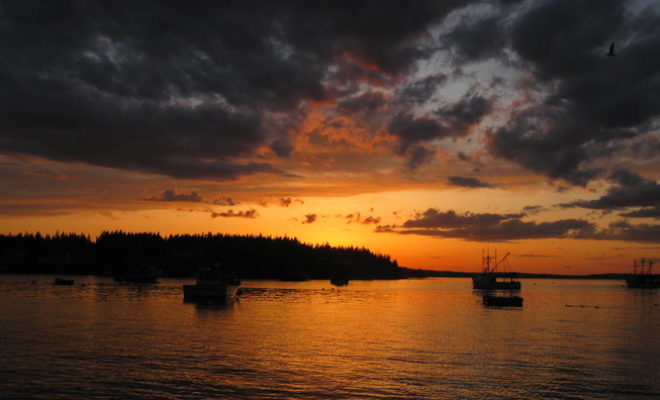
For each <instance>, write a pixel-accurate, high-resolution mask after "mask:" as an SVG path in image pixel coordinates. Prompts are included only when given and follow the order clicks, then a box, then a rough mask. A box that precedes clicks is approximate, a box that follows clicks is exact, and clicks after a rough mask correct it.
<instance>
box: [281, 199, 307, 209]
mask: <svg viewBox="0 0 660 400" xmlns="http://www.w3.org/2000/svg"><path fill="white" fill-rule="evenodd" d="M293 203H298V204H304V203H305V202H304V201H303V200H301V199H293V198H291V197H282V198H281V199H280V205H281V206H282V207H289V206H290V205H291V204H293Z"/></svg>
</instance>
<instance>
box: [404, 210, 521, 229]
mask: <svg viewBox="0 0 660 400" xmlns="http://www.w3.org/2000/svg"><path fill="white" fill-rule="evenodd" d="M522 216H523V214H492V213H471V212H466V213H464V214H457V213H456V212H455V211H454V210H449V211H445V212H442V211H438V210H437V209H435V208H429V209H428V210H426V211H424V212H423V213H418V214H417V215H416V216H415V218H414V219H409V220H407V221H406V222H404V223H403V227H404V228H461V227H488V226H494V225H498V224H500V223H501V222H503V221H507V220H512V219H518V218H521V217H522Z"/></svg>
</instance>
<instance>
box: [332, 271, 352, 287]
mask: <svg viewBox="0 0 660 400" xmlns="http://www.w3.org/2000/svg"><path fill="white" fill-rule="evenodd" d="M348 281H349V279H348V271H347V270H345V269H338V270H336V271H335V272H334V273H333V274H332V276H331V277H330V283H332V284H333V285H335V286H346V285H348Z"/></svg>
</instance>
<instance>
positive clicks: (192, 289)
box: [183, 263, 241, 300]
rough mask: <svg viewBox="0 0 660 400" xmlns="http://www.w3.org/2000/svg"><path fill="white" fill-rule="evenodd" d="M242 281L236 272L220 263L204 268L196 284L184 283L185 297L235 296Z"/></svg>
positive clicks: (214, 297) (218, 297)
mask: <svg viewBox="0 0 660 400" xmlns="http://www.w3.org/2000/svg"><path fill="white" fill-rule="evenodd" d="M240 285H241V281H239V280H238V279H237V278H236V274H235V273H234V272H233V271H232V270H229V269H227V268H223V267H222V266H221V265H220V264H219V263H216V264H214V265H213V266H212V267H207V268H204V269H202V270H201V271H200V273H199V275H198V276H197V283H195V284H194V285H183V299H184V300H195V299H226V298H230V297H235V296H236V293H237V292H238V288H239V286H240Z"/></svg>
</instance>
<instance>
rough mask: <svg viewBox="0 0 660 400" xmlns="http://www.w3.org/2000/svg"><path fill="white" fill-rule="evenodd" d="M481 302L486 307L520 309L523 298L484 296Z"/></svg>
mask: <svg viewBox="0 0 660 400" xmlns="http://www.w3.org/2000/svg"><path fill="white" fill-rule="evenodd" d="M483 302H484V305H485V306H488V307H522V305H523V298H522V297H520V296H493V295H484V297H483Z"/></svg>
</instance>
